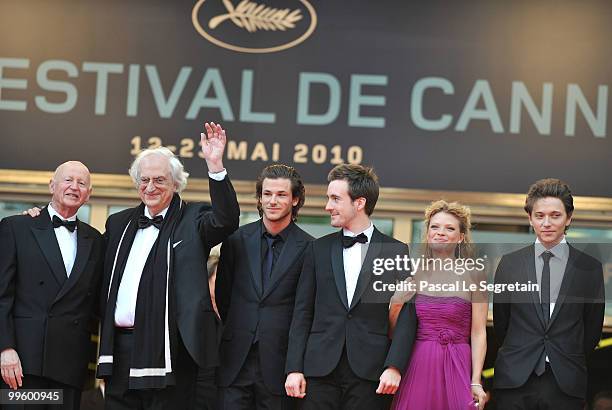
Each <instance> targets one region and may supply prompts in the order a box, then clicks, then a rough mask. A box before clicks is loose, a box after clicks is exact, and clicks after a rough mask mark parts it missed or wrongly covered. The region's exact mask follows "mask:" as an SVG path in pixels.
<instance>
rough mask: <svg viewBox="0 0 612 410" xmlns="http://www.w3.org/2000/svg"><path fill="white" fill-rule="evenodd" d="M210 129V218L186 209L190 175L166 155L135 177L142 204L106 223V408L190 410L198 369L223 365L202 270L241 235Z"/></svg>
mask: <svg viewBox="0 0 612 410" xmlns="http://www.w3.org/2000/svg"><path fill="white" fill-rule="evenodd" d="M205 127H206V133H207V135H205V134H204V133H202V140H201V144H202V157H203V158H204V159H205V160H206V164H207V166H208V175H209V187H210V197H211V204H212V211H210V210H208V206H207V205H206V204H203V203H189V204H187V203H185V202H183V201H182V200H181V198H180V196H179V193H180V192H181V191H182V189H183V188H184V187H185V185H186V184H187V176H188V174H187V173H186V172H184V169H183V165H182V164H181V163H180V161H179V160H178V159H177V158H176V156H175V155H174V154H173V153H172V151H170V150H169V149H167V148H163V147H160V148H155V149H148V150H145V151H143V152H141V153H140V154H139V155H138V156H137V157H136V158H135V160H134V163H133V164H132V167H131V168H130V175H131V177H132V179H133V180H134V183H135V184H136V186H137V188H138V193H139V196H140V199H141V200H142V203H141V204H140V205H139V206H137V207H135V208H132V209H127V210H124V211H122V212H119V213H117V214H115V215H111V216H110V217H109V218H108V221H107V222H106V233H105V236H106V240H107V251H106V259H105V264H104V266H105V275H104V281H105V285H104V286H103V289H104V298H105V301H106V308H105V316H104V320H103V324H102V332H101V338H100V357H99V365H98V376H99V377H103V378H104V379H105V380H106V391H105V393H106V394H105V399H106V408H107V409H112V410H115V409H136V408H138V409H190V408H192V407H193V405H194V401H195V392H196V376H197V372H198V368H210V367H214V366H216V365H217V364H218V351H217V319H216V315H215V312H214V310H213V307H212V303H211V297H210V292H209V289H208V274H207V272H206V261H207V258H208V254H209V251H210V248H211V247H213V246H215V245H216V244H218V243H220V242H222V241H223V240H225V239H226V238H227V236H228V235H230V234H231V233H232V232H233V231H234V230H236V229H237V228H238V218H239V214H240V209H239V207H238V201H237V199H236V193H235V191H234V188H233V187H232V184H231V182H230V181H229V177H228V176H227V171H226V170H225V168H224V167H223V152H224V150H225V144H226V135H225V131H224V130H223V129H222V128H221V126H220V125H216V124H214V123H211V124H208V123H207V124H206V125H205Z"/></svg>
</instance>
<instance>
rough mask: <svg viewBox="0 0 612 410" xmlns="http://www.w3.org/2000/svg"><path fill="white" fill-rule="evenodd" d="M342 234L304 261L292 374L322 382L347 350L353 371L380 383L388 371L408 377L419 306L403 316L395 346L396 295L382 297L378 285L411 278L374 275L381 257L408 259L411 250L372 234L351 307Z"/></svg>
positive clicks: (319, 244) (317, 244) (316, 246)
mask: <svg viewBox="0 0 612 410" xmlns="http://www.w3.org/2000/svg"><path fill="white" fill-rule="evenodd" d="M342 249H343V248H342V231H339V232H336V233H332V234H330V235H327V236H324V237H322V238H320V239H317V240H315V241H314V242H312V243H311V244H310V245H309V246H308V249H307V250H306V255H305V256H304V267H303V269H302V274H301V275H300V281H299V284H298V290H297V296H296V302H295V310H294V313H293V321H292V324H291V331H290V333H289V351H288V353H287V365H286V369H285V371H286V373H291V372H301V373H304V375H305V376H306V377H322V376H326V375H328V374H329V373H331V372H332V371H333V370H334V369H335V368H336V366H337V364H338V362H339V361H340V357H341V355H342V351H343V350H344V349H346V354H347V356H348V360H349V364H350V366H351V369H352V370H353V372H354V373H355V374H356V375H357V376H359V377H360V378H363V379H368V380H372V381H377V380H378V379H379V377H380V375H381V373H382V372H383V370H384V369H385V368H386V367H389V366H393V367H396V368H397V369H399V370H400V371H402V372H403V370H404V368H405V366H406V364H407V362H408V358H409V357H410V353H411V351H412V344H413V342H414V338H415V333H416V312H415V309H414V304H412V303H408V304H406V305H405V306H404V308H403V309H402V312H401V313H400V316H399V319H398V324H397V327H396V330H395V333H394V337H393V342H391V340H390V339H389V337H388V331H389V299H390V297H391V294H392V293H389V292H385V293H383V292H378V291H376V290H375V286H374V284H375V282H376V281H381V282H383V283H386V284H391V283H396V282H397V281H400V280H402V279H404V278H405V276H407V275H408V274H409V273H408V272H405V271H404V272H402V271H396V270H393V271H387V272H385V273H383V274H382V275H375V274H374V273H373V269H372V267H373V261H374V259H376V258H393V259H395V257H396V255H408V247H407V246H406V245H405V244H403V243H402V242H400V241H397V240H395V239H393V238H390V237H388V236H386V235H383V234H382V233H380V232H379V231H378V230H377V229H376V228H375V229H374V232H373V234H372V240H371V243H370V244H369V247H368V251H367V254H366V255H365V259H364V262H363V265H362V269H361V273H360V274H359V278H358V281H357V287H356V289H355V294H354V296H353V300H352V303H351V305H350V306H349V304H348V301H347V295H346V281H345V275H344V265H343V259H342V258H343V252H342Z"/></svg>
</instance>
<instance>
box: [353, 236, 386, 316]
mask: <svg viewBox="0 0 612 410" xmlns="http://www.w3.org/2000/svg"><path fill="white" fill-rule="evenodd" d="M381 249H382V234H381V233H380V232H379V231H378V229H376V228H374V231H373V232H372V240H371V241H370V245H369V246H368V251H367V252H366V256H365V259H364V260H363V265H361V271H360V272H359V278H358V279H357V286H356V287H355V294H354V295H353V300H352V301H351V307H350V308H351V309H353V308H354V307H355V305H356V304H357V303H358V302H359V299H360V298H361V295H362V294H363V292H364V291H365V290H366V288H367V287H368V284H369V283H370V278H371V277H372V269H370V267H371V266H372V263H373V260H374V258H375V257H376V256H378V254H379V253H380V251H381Z"/></svg>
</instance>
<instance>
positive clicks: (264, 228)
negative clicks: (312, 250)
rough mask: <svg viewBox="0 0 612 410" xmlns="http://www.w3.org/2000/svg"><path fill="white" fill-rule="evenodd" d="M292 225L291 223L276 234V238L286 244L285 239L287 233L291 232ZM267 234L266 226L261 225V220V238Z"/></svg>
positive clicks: (287, 235)
mask: <svg viewBox="0 0 612 410" xmlns="http://www.w3.org/2000/svg"><path fill="white" fill-rule="evenodd" d="M293 225H295V223H294V222H293V221H291V222H290V223H289V225H287V226H286V227H285V229H283V230H282V231H280V232H279V233H278V234H276V236H277V237H278V236H280V238H281V240H282V241H283V242H287V238H288V237H289V232H291V228H292V227H293ZM267 232H268V230H267V229H266V225H265V224H264V223H263V219H262V220H261V235H262V236H263V235H264V234H265V233H267Z"/></svg>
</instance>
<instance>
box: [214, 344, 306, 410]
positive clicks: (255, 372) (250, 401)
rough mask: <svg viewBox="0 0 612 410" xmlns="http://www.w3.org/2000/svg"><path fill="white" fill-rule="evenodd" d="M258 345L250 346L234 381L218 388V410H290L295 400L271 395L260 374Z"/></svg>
mask: <svg viewBox="0 0 612 410" xmlns="http://www.w3.org/2000/svg"><path fill="white" fill-rule="evenodd" d="M258 346H259V345H258V343H255V344H254V345H252V346H251V350H250V351H249V354H248V356H247V359H246V361H245V363H244V366H243V367H242V369H240V372H239V373H238V376H237V377H236V380H234V382H233V383H232V385H231V386H228V387H219V398H218V400H217V402H218V405H219V410H255V409H256V410H292V409H295V406H296V399H294V398H292V397H289V396H287V395H286V394H283V395H277V394H272V393H271V392H270V390H269V389H268V388H267V387H266V385H265V384H264V380H263V376H262V374H261V363H260V360H259V348H258Z"/></svg>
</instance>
